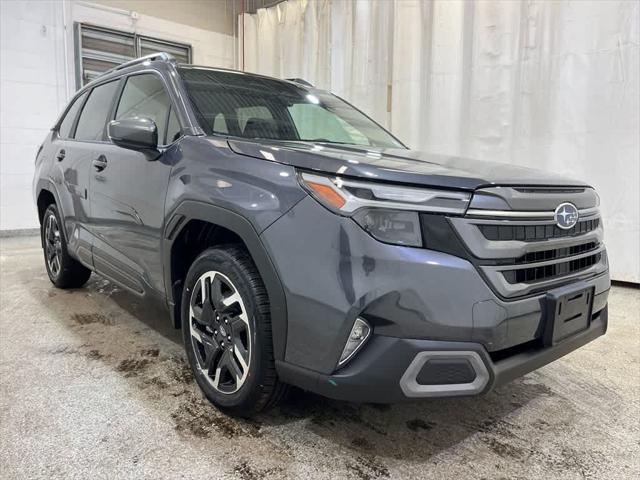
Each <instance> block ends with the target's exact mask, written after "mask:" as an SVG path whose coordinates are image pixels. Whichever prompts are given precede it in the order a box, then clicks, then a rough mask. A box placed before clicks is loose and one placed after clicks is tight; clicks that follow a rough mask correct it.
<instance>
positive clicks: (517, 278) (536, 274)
mask: <svg viewBox="0 0 640 480" xmlns="http://www.w3.org/2000/svg"><path fill="white" fill-rule="evenodd" d="M601 259H602V253H596V254H594V255H590V256H588V257H582V258H578V259H576V260H569V261H566V262H560V263H553V264H551V265H543V266H540V267H528V268H519V269H517V270H507V271H504V272H502V275H504V278H505V280H506V281H507V282H509V283H510V284H515V283H535V282H541V281H546V280H552V279H556V278H561V277H564V276H566V275H571V274H573V273H578V272H581V271H583V270H586V269H587V268H589V267H592V266H593V265H595V264H597V263H598V262H600V260H601Z"/></svg>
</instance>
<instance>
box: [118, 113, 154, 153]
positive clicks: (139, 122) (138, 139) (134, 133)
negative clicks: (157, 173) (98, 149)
mask: <svg viewBox="0 0 640 480" xmlns="http://www.w3.org/2000/svg"><path fill="white" fill-rule="evenodd" d="M107 134H108V135H109V138H110V139H111V141H112V142H113V143H115V144H116V145H118V146H119V147H122V148H128V149H130V150H142V151H144V150H146V151H149V150H151V151H154V152H155V151H156V150H157V149H158V127H157V126H156V122H154V121H153V120H151V119H149V118H140V117H134V118H123V119H120V120H112V121H111V122H109V125H107Z"/></svg>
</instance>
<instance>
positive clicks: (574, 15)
mask: <svg viewBox="0 0 640 480" xmlns="http://www.w3.org/2000/svg"><path fill="white" fill-rule="evenodd" d="M243 24H244V35H243V33H242V26H243ZM639 31H640V2H638V1H636V0H587V1H578V0H573V1H562V2H560V1H547V0H528V1H526V2H525V1H522V2H519V1H498V0H496V1H477V2H471V1H464V0H435V1H422V0H389V1H380V2H371V1H357V0H317V1H307V0H288V1H286V2H283V3H280V4H278V5H277V6H275V7H271V8H268V9H261V10H258V12H257V14H255V15H245V16H244V19H243V18H242V17H240V21H239V31H238V32H239V33H238V37H239V39H242V38H243V36H244V39H245V46H244V59H245V66H246V69H247V70H249V71H255V72H258V73H266V74H268V75H274V76H277V77H301V78H305V79H306V80H309V81H311V82H312V83H313V84H315V85H317V86H319V87H320V88H326V89H329V90H332V91H334V92H335V93H337V94H338V95H340V96H343V97H345V98H346V99H347V100H349V101H351V102H353V103H354V104H355V105H357V106H358V107H360V108H362V109H363V110H364V111H366V112H367V113H369V114H370V115H371V116H373V117H374V118H375V119H376V120H378V121H379V122H381V123H382V124H384V125H386V126H388V127H390V128H391V130H392V131H393V132H394V133H395V134H397V135H398V137H399V138H400V139H402V140H404V141H405V142H406V143H407V145H408V146H410V147H412V148H416V149H421V150H427V151H432V152H438V153H444V154H448V155H460V156H467V157H472V158H478V159H485V160H493V161H500V162H504V163H515V164H518V165H523V166H529V167H533V168H541V169H544V170H548V171H552V172H557V173H559V174H560V175H564V176H570V177H573V178H577V179H581V180H584V181H586V182H588V183H589V184H591V185H593V186H595V187H596V189H597V190H598V191H599V193H600V196H601V198H602V205H601V210H602V214H603V219H604V225H605V241H606V243H607V247H608V252H609V260H610V264H611V272H612V277H613V278H614V279H616V280H626V281H631V282H640V140H639V139H640V135H639V131H640V121H639V118H640V113H639V112H640V91H639V88H640V35H639ZM319 39H323V40H322V41H319ZM290 45H295V46H296V48H291V47H290ZM239 55H240V57H239V58H242V50H240V49H239ZM328 69H329V72H330V75H327V74H326V72H327V70H328ZM388 87H392V89H391V91H392V94H391V95H390V96H389V92H390V89H389V88H388ZM389 107H390V108H389Z"/></svg>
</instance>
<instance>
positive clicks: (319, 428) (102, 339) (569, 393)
mask: <svg viewBox="0 0 640 480" xmlns="http://www.w3.org/2000/svg"><path fill="white" fill-rule="evenodd" d="M0 242H1V243H0V247H1V248H0V252H1V263H0V269H1V270H0V289H1V294H0V302H1V312H0V322H1V323H0V388H1V391H0V422H1V423H0V459H1V462H0V477H1V478H3V479H14V478H16V479H23V478H62V477H64V478H81V479H85V478H199V479H203V478H211V479H214V478H215V479H220V478H238V479H243V480H250V479H259V478H274V479H275V478H304V479H305V480H311V479H316V478H334V479H337V478H353V479H364V480H367V479H374V478H443V479H450V478H509V479H513V478H608V479H612V478H633V477H635V478H637V477H638V475H639V474H640V460H639V458H640V424H639V419H640V402H639V400H640V386H639V382H640V370H639V368H640V367H639V365H640V364H639V360H640V348H639V347H640V325H639V324H640V322H639V320H640V318H639V312H640V291H639V290H638V289H631V288H622V287H616V288H614V289H613V291H612V295H611V297H610V302H611V303H610V304H611V315H610V327H609V332H608V334H607V335H606V336H605V337H603V338H600V339H598V340H596V341H595V342H593V343H591V344H590V345H587V346H586V347H585V348H583V349H581V350H579V351H577V352H574V353H572V354H570V355H569V356H567V357H565V358H564V359H562V360H560V361H558V362H556V363H554V364H552V365H549V366H547V367H545V368H543V369H541V370H540V371H537V372H534V373H532V374H530V375H527V376H526V377H525V378H523V379H520V380H517V381H515V382H513V383H512V384H510V385H508V386H505V387H503V388H501V389H499V390H498V391H497V392H494V393H491V394H489V395H488V396H485V397H481V398H470V399H454V400H431V401H424V402H421V403H416V404H408V405H395V406H374V405H354V404H348V403H341V402H335V401H329V400H326V399H323V398H320V397H317V396H314V395H311V394H307V393H303V392H294V394H293V395H291V396H290V397H289V398H288V399H287V400H286V401H285V403H284V404H283V405H282V406H281V407H280V408H278V409H277V410H275V411H273V412H271V413H269V414H265V415H262V416H261V417H260V418H258V419H256V420H255V421H251V422H248V421H239V420H234V419H231V418H228V417H226V416H225V415H223V414H221V413H219V412H218V411H217V410H216V409H215V408H214V407H212V406H211V405H210V404H208V403H207V402H206V401H205V400H204V399H203V397H202V396H201V395H200V393H199V391H198V390H197V388H196V386H195V385H194V383H193V381H192V376H191V373H190V371H189V369H188V367H187V365H186V364H185V362H184V359H183V358H184V357H183V354H182V346H181V343H180V335H179V333H178V332H176V331H173V330H172V329H171V328H170V327H169V323H168V316H167V313H166V312H164V311H162V310H159V309H158V308H155V307H154V306H153V305H146V304H142V303H140V301H139V300H138V299H136V298H135V297H133V296H132V295H130V294H128V293H126V292H123V291H122V290H120V289H119V288H117V287H115V286H114V285H112V284H110V283H109V282H107V281H105V280H102V279H101V278H99V277H97V276H95V275H94V276H92V278H91V280H90V282H89V284H88V285H87V287H86V288H84V289H81V290H76V291H61V290H56V289H55V288H54V287H53V286H52V285H51V284H50V283H49V280H48V279H47V276H46V273H45V270H44V266H43V260H42V254H41V250H40V247H39V244H38V240H37V239H36V238H15V239H1V240H0Z"/></svg>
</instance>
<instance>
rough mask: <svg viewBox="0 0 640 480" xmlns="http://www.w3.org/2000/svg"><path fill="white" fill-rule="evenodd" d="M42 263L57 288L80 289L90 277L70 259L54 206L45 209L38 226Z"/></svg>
mask: <svg viewBox="0 0 640 480" xmlns="http://www.w3.org/2000/svg"><path fill="white" fill-rule="evenodd" d="M40 235H41V236H42V246H43V250H44V263H45V266H46V268H47V274H48V275H49V280H51V283H53V284H54V285H55V286H56V287H58V288H80V287H82V286H83V285H84V284H85V283H87V280H89V277H90V276H91V270H89V269H88V268H86V267H85V266H84V265H82V264H81V263H80V262H78V261H77V260H75V259H74V258H71V256H70V255H69V251H68V250H67V242H66V241H65V237H64V235H63V232H62V221H61V220H60V214H59V213H58V208H57V207H56V205H55V204H51V205H49V206H48V207H47V209H46V210H45V212H44V215H43V217H42V224H41V225H40Z"/></svg>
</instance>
